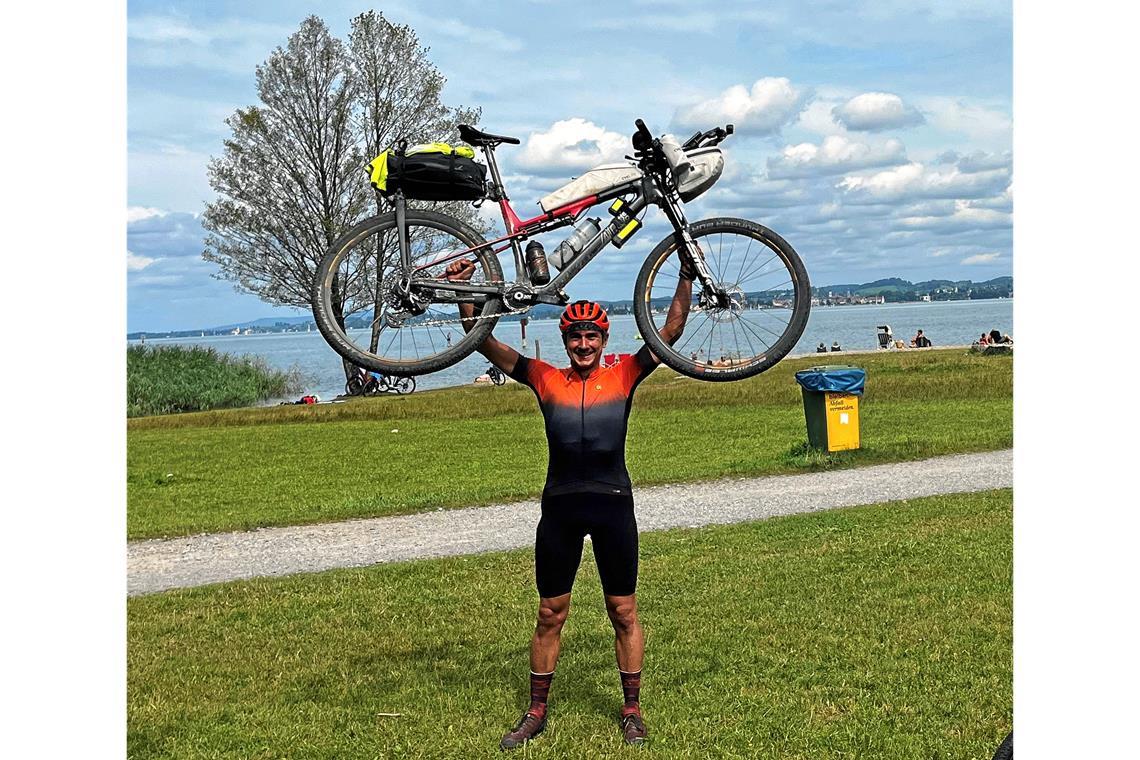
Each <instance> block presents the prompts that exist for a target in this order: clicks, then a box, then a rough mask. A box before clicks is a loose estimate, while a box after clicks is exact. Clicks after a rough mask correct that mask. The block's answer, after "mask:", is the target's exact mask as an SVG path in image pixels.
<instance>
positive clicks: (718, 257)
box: [634, 218, 811, 381]
mask: <svg viewBox="0 0 1140 760" xmlns="http://www.w3.org/2000/svg"><path fill="white" fill-rule="evenodd" d="M689 232H690V234H691V235H692V237H693V240H694V241H695V242H696V243H697V245H698V246H700V249H701V252H702V254H703V255H704V258H705V263H706V264H707V265H708V267H709V269H710V270H711V271H712V274H713V277H714V278H715V279H716V280H717V285H718V287H720V288H723V289H724V290H725V291H726V292H727V294H728V297H729V303H728V305H722V304H717V303H715V302H714V301H713V299H711V298H710V297H709V294H706V293H703V292H701V290H702V289H701V285H700V282H699V281H698V282H696V283H694V288H693V299H694V300H693V305H692V308H691V310H690V312H689V316H688V320H687V321H686V324H685V331H684V333H683V334H682V335H681V336H680V337H679V338H678V339H677V340H676V341H675V342H674V344H673V345H669V344H668V343H666V342H665V340H664V339H662V337H661V335H660V330H661V328H662V327H664V325H665V317H666V314H667V312H668V309H669V304H670V303H671V302H672V300H673V293H674V291H675V290H676V288H677V282H678V278H679V275H680V262H679V261H678V256H677V242H676V239H675V238H674V237H673V236H672V235H670V236H669V237H667V238H665V239H664V240H662V241H661V242H660V243H658V245H657V247H656V248H654V249H653V251H652V252H651V253H650V254H649V257H648V258H647V259H646V260H645V263H644V264H643V265H642V267H641V272H640V274H639V275H638V277H637V285H636V286H635V288H634V316H635V317H636V319H637V327H638V330H639V331H640V332H641V335H642V337H643V338H644V339H645V342H646V344H647V345H648V346H649V347H650V349H651V350H652V351H653V353H654V354H656V355H657V356H658V357H659V358H660V359H661V361H662V362H664V363H665V364H666V365H668V366H669V367H672V368H673V369H675V370H677V371H678V372H680V373H681V374H683V375H688V376H689V377H693V378H697V379H698V380H713V381H725V380H742V379H744V378H746V377H752V376H753V375H758V374H760V373H761V372H763V371H764V370H766V369H769V368H770V367H772V366H773V365H775V364H776V362H778V361H780V359H783V358H784V357H785V356H786V355H787V354H788V352H789V351H791V350H792V347H793V346H795V344H796V341H797V340H799V338H800V336H801V335H802V334H803V331H804V328H805V327H806V326H807V319H808V313H809V311H810V310H811V284H810V283H809V281H808V275H807V270H806V269H804V265H803V262H802V261H800V257H799V255H798V254H796V252H795V250H794V249H793V248H792V247H791V246H790V245H788V243H787V241H785V240H784V239H783V238H781V237H780V236H779V235H777V234H776V233H775V232H772V230H770V229H768V228H767V227H764V226H763V225H760V224H756V223H755V222H750V221H748V220H746V219H729V218H718V219H705V220H702V221H700V222H696V223H695V224H692V225H690V227H689Z"/></svg>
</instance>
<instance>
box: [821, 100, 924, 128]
mask: <svg viewBox="0 0 1140 760" xmlns="http://www.w3.org/2000/svg"><path fill="white" fill-rule="evenodd" d="M832 113H833V114H834V116H835V118H836V119H837V120H838V121H839V122H841V123H842V124H843V125H844V126H846V127H847V128H848V129H855V130H862V131H867V132H877V131H879V130H883V129H895V128H898V127H910V126H914V125H915V124H921V123H922V122H923V118H922V114H920V113H919V112H918V111H917V110H915V108H914V107H913V106H909V105H907V104H906V103H904V102H903V100H902V98H900V97H899V96H898V95H894V94H892V93H889V92H865V93H863V94H862V95H856V96H855V97H853V98H851V99H850V100H848V101H847V102H846V103H844V104H843V105H841V106H837V107H836V108H835V109H834V110H833V111H832Z"/></svg>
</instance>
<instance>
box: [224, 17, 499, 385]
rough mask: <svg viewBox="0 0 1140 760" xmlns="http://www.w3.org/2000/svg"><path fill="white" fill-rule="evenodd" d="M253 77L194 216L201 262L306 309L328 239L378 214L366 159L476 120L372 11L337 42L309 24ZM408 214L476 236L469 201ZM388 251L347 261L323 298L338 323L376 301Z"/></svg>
mask: <svg viewBox="0 0 1140 760" xmlns="http://www.w3.org/2000/svg"><path fill="white" fill-rule="evenodd" d="M256 76H257V94H258V99H259V100H260V104H259V105H254V106H250V107H248V108H239V109H238V110H237V111H236V112H235V113H234V114H233V115H232V116H230V117H229V118H228V119H227V120H226V124H227V125H228V126H229V127H230V129H231V132H232V134H231V135H230V137H229V139H227V140H226V141H225V142H224V150H223V153H222V155H221V156H220V157H217V158H214V159H212V160H211V161H210V166H209V180H210V186H211V188H213V190H214V191H215V192H216V193H217V194H218V199H217V200H215V201H213V202H212V203H209V204H207V206H206V211H205V214H204V215H203V221H202V223H203V226H204V227H205V228H206V230H207V232H208V234H207V237H206V240H205V250H204V251H203V254H202V255H203V258H205V259H206V260H207V261H211V262H214V263H216V264H218V266H219V267H220V270H221V271H220V272H219V274H218V275H217V276H218V277H220V278H223V279H227V280H232V281H233V282H234V283H235V284H236V287H237V288H238V289H239V290H243V291H246V292H249V293H253V294H255V295H257V296H259V297H260V298H261V299H262V300H264V301H267V302H269V303H271V304H274V305H287V306H297V307H301V308H308V307H309V305H310V304H309V297H310V293H311V288H312V283H313V279H314V277H315V275H316V269H317V266H318V265H319V264H320V261H321V258H322V257H323V256H324V254H325V252H326V251H327V250H328V248H329V246H330V245H331V244H332V242H333V241H334V240H336V238H337V237H339V236H340V235H341V234H342V233H343V232H345V231H346V230H347V229H348V228H349V227H351V226H352V225H353V224H356V223H357V222H359V221H360V220H361V219H363V218H364V217H366V216H368V215H370V214H374V213H376V212H377V211H378V210H384V209H383V206H384V201H383V199H382V198H381V197H380V196H379V195H378V194H376V193H374V192H373V190H372V189H371V187H370V186H369V183H368V175H367V172H366V171H365V168H364V167H365V165H366V164H367V162H368V161H370V160H371V159H372V158H373V157H375V156H376V155H378V154H379V153H380V152H381V151H383V150H385V149H387V148H388V147H390V146H391V145H392V144H393V143H394V142H395V141H396V140H397V139H406V140H408V142H409V143H413V144H414V143H417V142H431V141H435V140H440V139H450V140H454V139H456V124H457V123H461V122H464V121H467V122H470V123H475V122H477V121H478V118H479V111H478V110H477V109H465V108H452V107H448V106H447V105H445V104H444V103H443V102H442V100H441V94H442V90H443V85H444V83H445V79H444V77H443V75H442V74H441V73H440V72H439V70H438V69H436V68H435V66H434V65H433V64H432V63H431V61H430V59H429V58H428V49H427V48H425V47H423V46H422V45H421V44H420V42H419V39H418V37H417V36H416V33H415V31H414V30H412V29H411V28H410V27H408V26H402V25H395V24H392V23H390V22H389V21H388V20H387V19H385V18H384V16H383V14H381V13H376V12H374V11H369V12H367V13H363V14H361V15H359V16H357V17H356V18H354V19H353V20H352V30H351V32H350V34H349V39H348V43H347V44H346V43H344V42H342V41H340V40H338V39H336V38H335V37H333V36H332V34H330V32H329V29H328V26H327V25H326V24H325V23H324V21H322V20H321V19H320V18H318V17H316V16H310V17H309V18H307V19H305V20H304V21H303V22H302V23H301V27H300V29H298V30H297V32H295V33H294V34H293V35H292V36H290V37H289V39H288V41H287V43H286V44H285V46H284V47H278V48H277V49H275V50H274V51H273V52H272V54H271V55H270V56H269V58H268V60H266V61H265V63H263V64H262V65H260V66H258V67H257V69H256ZM413 205H424V206H434V205H444V206H446V207H447V210H448V212H449V213H452V214H454V215H455V216H458V217H460V218H463V219H464V220H465V221H467V222H469V223H471V224H473V225H474V226H476V228H483V227H484V225H482V224H480V223H479V219H478V216H477V214H476V211H475V209H474V208H473V207H472V206H471V204H469V203H462V204H460V203H456V204H431V203H422V204H420V203H417V204H413ZM394 249H395V241H394V240H393V241H387V243H384V242H383V241H381V243H380V244H379V245H377V249H376V250H373V251H372V252H370V254H369V255H361V256H360V257H358V259H357V260H356V261H354V262H352V266H353V268H354V270H353V271H352V272H350V274H349V276H347V277H346V278H345V280H346V286H345V287H342V288H339V289H338V292H337V293H335V295H334V298H335V301H336V303H334V309H335V310H336V313H337V315H338V321H340V322H341V324H342V326H343V320H344V315H345V314H348V313H352V312H353V311H355V310H356V308H357V307H356V303H357V302H360V303H368V304H370V305H371V304H375V303H376V299H375V290H376V289H377V288H379V287H380V282H381V279H382V275H383V271H384V268H385V267H384V265H385V262H386V261H387V260H388V259H390V258H391V256H392V254H393V251H394ZM349 282H351V283H352V285H351V286H348V285H347V283H349ZM373 343H375V336H374V338H373ZM373 350H375V345H373ZM346 370H347V368H346Z"/></svg>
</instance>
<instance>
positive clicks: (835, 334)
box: [146, 299, 1013, 403]
mask: <svg viewBox="0 0 1140 760" xmlns="http://www.w3.org/2000/svg"><path fill="white" fill-rule="evenodd" d="M611 322H612V327H611V328H610V342H609V345H608V346H607V353H609V352H617V353H633V352H635V351H637V350H638V349H639V348H640V347H641V346H642V343H641V341H640V340H638V339H637V337H636V336H637V325H636V324H635V322H634V319H633V316H632V315H622V316H615V317H612V318H611ZM878 325H890V326H891V329H892V331H893V332H894V335H895V337H896V338H897V339H900V340H905V341H907V342H909V341H910V338H911V337H912V336H913V335H914V333H915V330H917V329H920V328H921V329H922V331H923V332H924V333H925V334H926V335H927V336H928V337H929V338H930V339H931V341H933V343H934V345H935V346H947V345H966V344H969V343H972V342H973V341H975V340H977V339H978V336H979V335H981V334H982V333H983V332H989V331H990V330H994V329H996V330H1000V331H1001V332H1003V333H1007V334H1012V333H1013V300H1012V299H996V300H985V301H939V302H933V303H922V302H919V303H897V304H882V305H863V306H816V307H814V308H812V310H811V316H810V317H809V318H808V325H807V329H805V330H804V334H803V336H802V337H801V338H800V340H799V342H798V343H797V344H796V347H795V348H794V349H793V350H792V355H793V356H795V355H802V354H813V353H815V347H816V346H817V345H819V344H820V343H824V344H826V345H827V346H831V343H832V341H839V344H840V346H841V347H843V348H845V349H873V348H875V347H876V346H877V345H878V341H877V339H876V338H875V333H876V332H877V330H876V327H877V326H878ZM519 332H520V330H519V324H518V323H517V322H500V323H499V325H498V327H497V328H496V330H495V337H496V338H498V339H499V340H501V341H503V342H504V343H509V344H510V345H512V346H514V347H515V348H516V349H520V350H521V348H522V346H521V340H520V335H519ZM526 332H527V347H526V350H525V351H524V352H523V353H526V354H527V355H529V356H534V355H535V343H536V342H537V343H538V344H539V348H540V351H541V355H542V358H543V359H546V360H548V361H552V362H554V363H556V364H566V363H568V362H567V359H566V354H565V352H564V351H563V350H562V341H561V338H560V336H559V334H558V320H556V319H544V320H537V321H535V320H532V321H531V322H530V323H529V324H528V325H527V330H526ZM146 342H147V343H149V344H154V345H197V346H209V347H212V348H214V349H215V350H217V351H220V352H223V353H228V354H234V355H237V356H241V355H247V354H248V355H253V356H259V357H261V358H263V359H264V360H265V361H266V363H268V364H269V365H270V366H272V367H276V368H278V369H298V370H300V372H301V373H302V375H303V376H304V377H305V379H306V383H305V389H304V391H303V393H313V394H316V395H318V396H320V397H321V398H322V399H331V398H333V397H335V396H337V395H338V394H340V393H343V392H344V372H343V370H342V369H341V362H340V356H339V355H338V354H336V353H335V352H334V351H333V350H332V349H331V348H329V346H328V344H327V343H325V340H324V338H322V337H321V335H320V333H318V332H317V331H316V330H315V329H314V330H313V332H309V333H267V334H262V335H215V336H206V337H202V338H167V339H161V338H152V339H149V340H147V341H146ZM836 361H842V360H840V359H838V357H837V359H836ZM487 366H488V363H487V360H486V359H484V358H483V357H482V356H481V355H479V354H472V355H471V356H469V357H467V358H466V359H464V360H463V361H461V362H459V363H458V364H456V365H454V366H451V367H448V368H447V369H445V370H441V371H440V372H435V373H433V374H430V375H423V376H421V377H418V378H416V384H417V390H426V389H428V388H443V387H448V386H455V385H466V384H468V383H470V382H471V381H472V380H474V379H475V378H476V377H478V376H479V375H481V374H483V373H484V372H485V371H486V369H487ZM301 395H302V393H298V394H297V397H300V396H301ZM279 400H280V399H275V400H274V401H272V402H269V403H275V402H276V401H279ZM290 400H295V399H290Z"/></svg>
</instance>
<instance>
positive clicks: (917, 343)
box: [910, 330, 931, 348]
mask: <svg viewBox="0 0 1140 760" xmlns="http://www.w3.org/2000/svg"><path fill="white" fill-rule="evenodd" d="M910 345H911V347H912V348H930V346H931V343H930V338H928V337H926V336H925V335H923V334H922V330H919V331H918V332H917V333H915V334H914V337H913V338H911V339H910Z"/></svg>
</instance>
